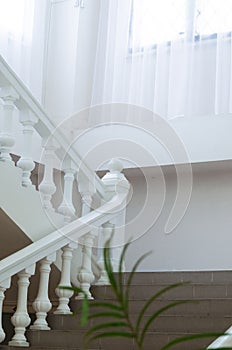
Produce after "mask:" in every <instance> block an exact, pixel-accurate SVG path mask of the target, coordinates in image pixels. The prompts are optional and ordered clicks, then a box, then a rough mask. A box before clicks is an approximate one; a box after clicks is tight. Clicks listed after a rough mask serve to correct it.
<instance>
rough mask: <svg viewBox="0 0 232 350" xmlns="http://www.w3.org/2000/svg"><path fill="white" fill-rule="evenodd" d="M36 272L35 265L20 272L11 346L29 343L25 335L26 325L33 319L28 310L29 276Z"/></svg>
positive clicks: (24, 345) (25, 345)
mask: <svg viewBox="0 0 232 350" xmlns="http://www.w3.org/2000/svg"><path fill="white" fill-rule="evenodd" d="M34 273H35V265H33V266H31V267H30V268H27V269H24V270H23V271H21V272H19V273H18V299H17V309H16V312H15V313H14V315H13V316H12V317H11V322H12V324H13V325H14V330H15V334H14V336H13V338H12V340H11V341H10V342H9V343H8V345H10V346H21V347H27V346H29V343H28V342H27V339H26V337H25V331H26V327H27V326H29V324H30V322H31V319H30V317H29V315H28V312H27V293H28V286H29V284H30V282H29V278H30V277H31V275H32V274H34Z"/></svg>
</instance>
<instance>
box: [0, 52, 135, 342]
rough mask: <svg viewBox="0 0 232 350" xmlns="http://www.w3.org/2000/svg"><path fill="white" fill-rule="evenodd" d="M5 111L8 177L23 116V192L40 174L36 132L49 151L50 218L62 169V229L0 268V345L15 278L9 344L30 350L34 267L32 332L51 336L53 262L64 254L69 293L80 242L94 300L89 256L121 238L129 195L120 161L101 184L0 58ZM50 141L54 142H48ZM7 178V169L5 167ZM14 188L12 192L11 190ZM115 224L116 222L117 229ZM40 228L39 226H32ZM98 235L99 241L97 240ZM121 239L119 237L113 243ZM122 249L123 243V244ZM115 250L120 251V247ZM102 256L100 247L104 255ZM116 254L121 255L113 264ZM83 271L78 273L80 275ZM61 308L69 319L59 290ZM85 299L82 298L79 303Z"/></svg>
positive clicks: (3, 155) (0, 133)
mask: <svg viewBox="0 0 232 350" xmlns="http://www.w3.org/2000/svg"><path fill="white" fill-rule="evenodd" d="M0 88H1V89H0V104H1V107H2V108H1V118H0V122H1V130H0V165H1V162H4V163H5V164H7V165H9V167H10V169H11V167H12V171H13V167H14V166H15V164H14V162H13V160H12V157H11V150H12V147H13V145H14V142H15V138H14V135H13V132H12V122H13V117H14V110H15V109H18V110H19V111H20V113H19V122H20V123H21V124H22V127H23V129H22V130H23V131H22V132H23V142H24V151H23V153H22V154H19V155H20V156H21V158H20V159H19V161H18V162H17V166H18V167H19V168H21V169H22V182H21V184H22V186H24V187H28V188H31V190H34V191H35V189H34V188H33V187H31V184H32V182H31V172H32V170H33V168H34V166H35V163H34V160H33V157H32V154H31V146H32V142H33V132H34V130H35V131H36V132H38V133H39V135H40V136H41V138H42V139H43V144H42V146H43V148H44V158H43V160H44V174H43V180H42V182H41V183H40V184H39V191H40V192H41V194H42V199H43V201H42V202H41V205H43V208H44V210H45V211H46V213H47V214H48V215H49V213H50V212H51V211H54V210H55V209H54V208H53V205H52V202H51V199H52V196H53V194H54V193H55V192H56V190H57V188H56V185H55V183H54V166H53V162H54V160H55V157H56V156H58V157H59V159H60V160H61V161H62V168H61V169H60V170H62V171H63V173H64V176H63V182H64V185H63V187H64V189H63V197H62V201H61V204H60V205H59V207H58V208H57V211H58V212H59V213H61V214H62V215H63V216H64V224H63V227H62V228H59V229H57V230H55V231H54V232H52V233H50V234H48V235H47V236H46V237H44V238H42V239H40V240H37V241H36V242H34V243H32V244H31V245H29V246H27V247H25V248H24V249H22V250H20V251H18V252H16V253H14V254H12V255H10V256H8V257H7V258H5V259H3V260H1V261H0V342H2V341H3V340H4V339H5V331H4V330H3V327H2V310H3V301H4V296H5V291H6V290H7V289H8V288H10V283H11V277H12V276H14V275H15V274H17V275H18V297H17V306H16V311H15V313H14V315H13V316H12V318H11V321H12V324H13V326H14V330H15V334H14V336H13V338H12V340H11V341H10V342H9V345H10V346H19V347H20V346H21V347H25V346H28V345H29V344H28V342H27V339H26V337H25V330H26V327H27V326H29V325H30V322H31V320H30V317H29V315H28V312H27V294H28V287H29V284H30V276H31V275H33V274H34V273H35V265H36V263H39V264H40V268H39V271H40V282H39V287H38V294H37V297H36V299H35V301H34V303H33V308H34V310H35V313H36V321H35V322H34V324H33V325H31V328H32V329H43V330H49V329H50V328H49V325H48V324H47V321H46V317H47V313H48V312H49V311H50V309H51V307H52V305H51V302H50V300H49V297H48V283H49V273H50V265H51V264H52V263H53V262H54V261H55V260H56V254H57V252H58V251H59V250H60V249H61V250H62V258H61V260H62V264H61V278H60V283H59V285H63V286H70V285H71V280H70V274H71V262H72V256H73V253H75V254H76V252H77V250H76V248H77V245H78V243H79V242H78V241H79V239H80V238H81V245H83V253H82V260H81V264H80V268H79V270H78V276H77V279H78V280H79V283H80V286H81V288H82V289H83V290H84V291H85V293H87V295H88V297H89V298H92V295H91V293H90V290H89V289H90V286H91V284H92V282H93V281H94V279H95V276H94V273H93V270H92V265H91V263H92V248H93V247H94V245H96V246H97V247H98V248H99V244H98V241H99V242H101V243H100V244H101V245H104V240H105V239H106V238H107V237H109V235H110V234H112V233H113V231H115V230H116V226H117V222H118V223H120V226H121V225H122V217H125V204H126V198H127V195H128V191H129V183H128V181H127V180H126V178H125V177H124V175H123V174H121V171H122V165H121V163H120V162H119V161H118V160H112V161H111V162H110V164H109V166H110V172H108V173H107V174H106V175H105V176H104V177H103V178H102V179H100V178H99V177H98V176H97V175H96V174H95V173H93V171H92V170H91V169H89V167H88V166H87V165H86V164H85V163H84V162H83V160H82V159H81V158H80V157H79V155H78V154H77V152H76V151H75V150H74V149H73V148H72V147H70V145H69V142H68V140H66V138H65V136H64V135H63V134H62V133H61V131H60V130H56V128H55V125H54V124H53V123H52V122H51V120H50V119H49V117H48V116H47V114H46V112H45V111H44V110H43V108H42V107H41V106H40V104H39V103H38V102H37V101H36V99H35V98H34V97H33V96H32V95H31V93H30V91H29V90H28V89H27V88H26V86H25V85H24V84H23V83H22V82H21V81H20V79H19V78H18V77H17V76H16V75H15V73H14V72H13V71H12V70H11V69H10V67H9V66H8V65H7V64H6V62H5V61H4V60H3V58H2V57H1V56H0ZM51 135H52V137H51ZM2 169H3V171H4V167H2ZM76 175H77V181H78V191H79V193H80V195H81V201H82V213H81V215H82V216H81V218H79V219H76V216H75V204H76V203H75V202H74V200H73V198H74V196H73V184H74V179H75V176H76ZM9 186H10V184H9ZM96 192H97V193H98V194H99V195H100V200H101V204H100V206H99V207H98V208H97V209H96V210H92V200H93V195H94V193H96ZM117 220H118V221H117ZM35 224H36V223H35ZM98 232H101V234H102V237H101V238H98ZM116 236H117V235H116ZM122 239H123V238H122V229H121V227H120V243H121V244H122V243H123V242H122ZM118 242H119V240H118ZM118 242H117V243H118ZM101 248H102V247H101ZM117 254H118V250H117V253H116V259H115V260H117V259H118V260H119V256H118V257H117ZM98 265H99V276H98V279H99V283H100V284H104V283H107V282H108V281H107V279H106V273H105V271H104V265H103V264H102V258H101V257H100V259H99V262H98ZM77 268H78V267H77ZM56 294H57V296H58V298H59V305H58V307H57V309H56V311H55V313H56V314H68V313H70V309H69V306H68V303H69V299H70V297H71V296H72V292H70V291H69V290H65V289H60V288H56ZM82 297H83V295H80V296H79V298H80V299H81V298H82Z"/></svg>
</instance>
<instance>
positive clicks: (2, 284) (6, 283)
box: [0, 278, 10, 343]
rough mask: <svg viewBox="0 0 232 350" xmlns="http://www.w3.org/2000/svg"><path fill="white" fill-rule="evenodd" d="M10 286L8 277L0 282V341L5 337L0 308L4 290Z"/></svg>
mask: <svg viewBox="0 0 232 350" xmlns="http://www.w3.org/2000/svg"><path fill="white" fill-rule="evenodd" d="M9 287H10V278H9V279H7V280H6V281H3V282H0V343H1V342H3V340H4V339H5V336H6V335H5V332H4V330H3V328H2V310H3V301H4V298H5V291H6V289H8V288H9Z"/></svg>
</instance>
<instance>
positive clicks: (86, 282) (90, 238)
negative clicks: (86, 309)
mask: <svg viewBox="0 0 232 350" xmlns="http://www.w3.org/2000/svg"><path fill="white" fill-rule="evenodd" d="M78 189H79V192H80V194H81V202H82V211H81V216H84V215H86V214H88V213H89V212H90V211H91V205H92V198H93V194H94V188H93V185H92V184H91V183H90V182H89V180H88V179H87V178H86V177H85V176H84V174H83V172H82V171H80V170H79V173H78ZM94 239H95V237H94V235H93V234H91V232H89V233H88V234H86V235H85V236H84V238H83V248H82V262H81V267H80V270H79V272H78V275H77V278H78V280H79V283H80V288H81V289H82V290H83V291H84V293H85V294H86V295H87V297H88V299H93V297H92V295H91V293H90V286H91V284H92V282H93V281H94V274H93V271H92V248H93V244H94ZM83 298H84V294H83V293H79V294H78V296H77V297H76V299H83Z"/></svg>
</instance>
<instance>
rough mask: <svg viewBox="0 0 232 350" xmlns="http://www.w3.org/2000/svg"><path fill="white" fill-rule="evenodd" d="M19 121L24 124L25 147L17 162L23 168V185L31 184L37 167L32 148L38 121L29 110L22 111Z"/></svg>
mask: <svg viewBox="0 0 232 350" xmlns="http://www.w3.org/2000/svg"><path fill="white" fill-rule="evenodd" d="M19 121H20V123H21V124H22V126H23V142H24V149H23V154H22V156H21V158H20V159H19V160H18V162H17V166H18V167H19V168H21V169H22V171H23V174H22V185H23V186H30V185H31V184H32V182H31V179H30V177H31V172H32V170H33V169H34V167H35V162H34V161H33V159H32V154H31V149H32V142H33V140H32V136H33V132H34V125H35V124H36V123H37V122H38V118H36V117H35V116H34V115H33V114H32V112H30V111H29V110H22V111H21V112H20V116H19Z"/></svg>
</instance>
